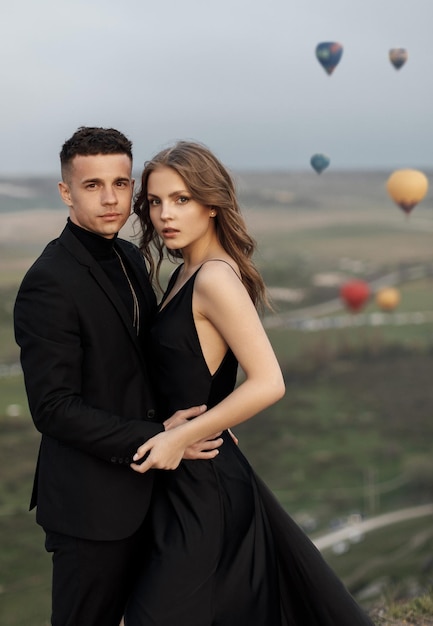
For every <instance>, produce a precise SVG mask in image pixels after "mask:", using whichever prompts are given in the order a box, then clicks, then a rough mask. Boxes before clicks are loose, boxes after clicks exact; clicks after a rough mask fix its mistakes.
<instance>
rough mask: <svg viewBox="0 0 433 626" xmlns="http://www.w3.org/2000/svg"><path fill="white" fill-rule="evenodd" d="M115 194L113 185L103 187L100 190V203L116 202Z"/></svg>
mask: <svg viewBox="0 0 433 626" xmlns="http://www.w3.org/2000/svg"><path fill="white" fill-rule="evenodd" d="M116 203H117V194H116V191H115V190H114V189H113V187H104V189H103V191H102V204H116Z"/></svg>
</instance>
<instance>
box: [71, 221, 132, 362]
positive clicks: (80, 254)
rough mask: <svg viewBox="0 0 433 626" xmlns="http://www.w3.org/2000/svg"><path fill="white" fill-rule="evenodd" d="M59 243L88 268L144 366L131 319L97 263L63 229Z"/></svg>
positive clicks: (72, 236)
mask: <svg viewBox="0 0 433 626" xmlns="http://www.w3.org/2000/svg"><path fill="white" fill-rule="evenodd" d="M59 242H60V243H61V245H63V246H64V247H65V248H66V249H67V250H68V251H69V252H70V253H71V254H72V255H73V256H74V257H75V258H76V260H77V261H78V263H80V264H81V265H84V266H85V267H87V268H88V270H89V273H90V275H91V276H92V277H93V279H94V280H95V282H96V283H97V284H98V285H99V287H100V288H101V289H102V290H103V291H104V292H105V293H106V295H107V297H108V298H109V300H110V301H111V303H112V305H113V306H114V308H115V309H116V310H117V312H118V314H119V317H120V318H121V320H122V322H123V325H124V327H125V330H126V332H127V333H128V335H129V337H130V339H131V341H132V343H133V344H134V347H135V349H136V350H137V352H138V354H139V356H140V359H141V361H142V363H143V365H144V358H143V354H142V351H141V348H140V344H139V341H138V337H137V334H136V332H135V329H134V328H133V327H132V325H131V319H130V316H129V315H128V312H127V310H126V308H125V305H124V304H123V301H122V299H121V297H120V296H119V294H118V293H117V290H116V289H115V288H114V286H113V284H112V282H111V281H110V279H109V278H108V276H107V275H106V273H105V272H104V270H103V269H102V268H101V266H100V265H99V263H98V262H97V261H96V260H95V259H94V258H93V256H92V255H91V254H90V252H89V251H88V250H87V249H86V248H85V247H84V246H83V245H82V243H81V242H80V241H79V240H78V239H77V238H76V237H75V236H74V234H73V233H72V232H71V231H70V230H69V228H67V227H66V228H65V229H64V230H63V232H62V233H61V235H60V237H59Z"/></svg>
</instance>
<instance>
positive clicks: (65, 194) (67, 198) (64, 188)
mask: <svg viewBox="0 0 433 626" xmlns="http://www.w3.org/2000/svg"><path fill="white" fill-rule="evenodd" d="M57 188H58V190H59V194H60V197H61V199H62V200H63V202H64V203H65V204H66V206H68V207H71V206H72V201H71V192H70V190H69V185H68V184H67V183H65V182H63V181H62V182H60V183H58V185H57Z"/></svg>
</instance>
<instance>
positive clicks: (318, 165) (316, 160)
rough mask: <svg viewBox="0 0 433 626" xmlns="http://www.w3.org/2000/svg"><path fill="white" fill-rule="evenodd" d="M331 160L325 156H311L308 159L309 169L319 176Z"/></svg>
mask: <svg viewBox="0 0 433 626" xmlns="http://www.w3.org/2000/svg"><path fill="white" fill-rule="evenodd" d="M330 162H331V160H330V158H329V157H327V156H326V154H313V156H312V157H311V159H310V163H311V167H312V168H313V169H314V170H316V172H317V173H318V174H321V173H322V172H323V170H326V168H327V167H328V165H329V164H330Z"/></svg>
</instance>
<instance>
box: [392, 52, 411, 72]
mask: <svg viewBox="0 0 433 626" xmlns="http://www.w3.org/2000/svg"><path fill="white" fill-rule="evenodd" d="M389 60H390V61H391V63H392V64H393V66H394V67H395V69H396V70H399V69H400V68H401V67H402V66H403V65H404V64H405V63H406V61H407V50H405V49H404V48H391V50H390V51H389Z"/></svg>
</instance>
